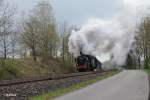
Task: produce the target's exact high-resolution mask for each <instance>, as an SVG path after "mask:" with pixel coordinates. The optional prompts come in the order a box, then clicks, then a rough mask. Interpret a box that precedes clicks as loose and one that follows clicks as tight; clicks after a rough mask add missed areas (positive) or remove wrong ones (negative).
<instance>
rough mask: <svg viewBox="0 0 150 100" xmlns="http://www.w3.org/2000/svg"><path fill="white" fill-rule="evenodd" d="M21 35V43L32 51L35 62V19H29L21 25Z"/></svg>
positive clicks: (36, 43) (36, 41)
mask: <svg viewBox="0 0 150 100" xmlns="http://www.w3.org/2000/svg"><path fill="white" fill-rule="evenodd" d="M23 29H24V30H23V33H22V35H21V38H22V39H21V40H22V43H23V44H25V46H26V47H28V48H29V51H30V50H31V51H32V56H33V59H34V61H36V60H37V46H38V41H39V38H38V37H39V36H38V34H37V22H36V18H34V17H30V18H29V19H28V20H27V21H26V22H24V25H23Z"/></svg>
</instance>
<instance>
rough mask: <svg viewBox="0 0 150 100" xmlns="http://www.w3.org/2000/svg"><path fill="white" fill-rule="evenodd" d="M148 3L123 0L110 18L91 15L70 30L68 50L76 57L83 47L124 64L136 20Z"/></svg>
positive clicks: (86, 52) (147, 1)
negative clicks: (79, 26)
mask: <svg viewBox="0 0 150 100" xmlns="http://www.w3.org/2000/svg"><path fill="white" fill-rule="evenodd" d="M149 6H150V0H122V8H121V10H120V11H119V13H117V14H115V15H114V17H113V18H112V19H109V20H103V19H98V18H92V19H89V20H88V21H87V23H86V24H85V25H83V26H82V27H81V29H80V30H79V31H72V33H71V36H70V38H69V43H68V45H69V52H70V53H72V54H73V55H74V56H75V57H77V56H79V55H80V51H82V52H83V53H85V54H89V55H93V56H95V57H97V58H98V59H99V60H100V61H102V62H104V61H108V60H111V62H112V63H114V64H117V65H123V64H124V63H125V60H126V55H127V53H128V52H129V50H130V49H131V48H132V44H133V42H134V36H135V29H136V27H137V24H138V23H139V22H140V20H141V18H142V17H143V16H144V15H145V14H146V13H147V12H148V7H149Z"/></svg>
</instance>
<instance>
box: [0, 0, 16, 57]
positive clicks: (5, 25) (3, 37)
mask: <svg viewBox="0 0 150 100" xmlns="http://www.w3.org/2000/svg"><path fill="white" fill-rule="evenodd" d="M14 14H15V9H12V8H11V7H10V5H9V4H8V3H5V2H4V1H3V0H1V1H0V53H1V56H2V57H3V58H4V59H6V58H7V56H8V55H9V54H10V47H9V46H10V40H9V39H10V34H11V33H12V27H13V16H14Z"/></svg>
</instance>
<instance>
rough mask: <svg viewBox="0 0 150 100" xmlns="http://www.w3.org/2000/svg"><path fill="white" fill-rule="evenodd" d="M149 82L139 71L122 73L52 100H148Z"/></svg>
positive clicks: (144, 74)
mask: <svg viewBox="0 0 150 100" xmlns="http://www.w3.org/2000/svg"><path fill="white" fill-rule="evenodd" d="M148 94H149V82H148V77H147V74H146V73H145V72H144V71H141V70H124V71H123V72H121V73H119V74H117V75H115V76H113V77H110V78H107V79H105V80H102V81H100V82H97V83H95V84H93V85H90V86H88V87H86V88H83V89H81V90H78V91H74V92H72V93H69V94H66V95H64V96H62V97H58V98H56V99H54V100H148Z"/></svg>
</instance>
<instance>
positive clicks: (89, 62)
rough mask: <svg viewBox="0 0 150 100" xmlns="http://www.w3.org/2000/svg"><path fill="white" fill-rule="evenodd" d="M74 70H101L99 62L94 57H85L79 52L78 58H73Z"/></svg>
mask: <svg viewBox="0 0 150 100" xmlns="http://www.w3.org/2000/svg"><path fill="white" fill-rule="evenodd" d="M75 62H76V70H77V71H79V72H81V71H95V70H97V69H99V70H101V66H102V64H101V62H100V61H98V60H97V58H96V57H94V56H91V55H85V54H83V53H82V52H80V56H78V57H77V58H75Z"/></svg>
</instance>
